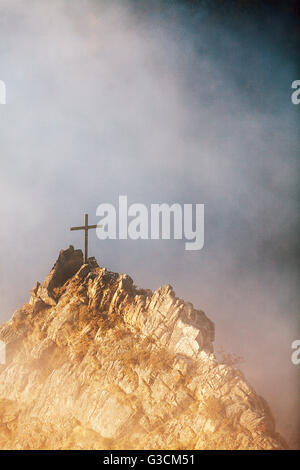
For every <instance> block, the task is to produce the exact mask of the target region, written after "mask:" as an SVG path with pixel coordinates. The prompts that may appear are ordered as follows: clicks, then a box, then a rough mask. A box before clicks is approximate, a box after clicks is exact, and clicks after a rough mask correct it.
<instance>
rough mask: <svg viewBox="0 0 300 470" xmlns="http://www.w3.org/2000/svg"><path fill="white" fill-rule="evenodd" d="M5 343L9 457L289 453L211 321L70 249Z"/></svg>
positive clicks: (7, 328) (3, 419)
mask: <svg viewBox="0 0 300 470" xmlns="http://www.w3.org/2000/svg"><path fill="white" fill-rule="evenodd" d="M0 340H2V341H3V342H5V343H6V351H7V359H6V364H4V365H1V366H0V448H2V449H11V448H14V449H282V448H286V444H285V442H284V440H283V438H282V437H281V436H280V435H279V434H278V433H276V431H275V423H274V419H273V417H272V414H271V411H270V409H269V406H268V405H267V403H266V401H265V400H264V399H263V398H262V397H260V396H259V395H257V394H256V392H255V391H254V390H253V388H252V387H251V386H250V385H249V384H248V382H247V381H246V379H245V378H244V376H243V374H242V373H241V372H240V371H239V370H238V369H236V368H234V367H232V366H229V365H226V364H222V363H220V362H218V360H217V359H216V357H215V355H214V353H213V341H214V324H213V323H212V322H211V321H210V320H209V319H208V318H207V317H206V315H205V313H204V312H203V311H201V310H196V309H195V308H194V307H193V305H192V304H191V303H188V302H184V301H183V300H181V299H179V298H177V297H176V295H175V293H174V291H173V289H172V287H171V286H170V285H166V286H163V287H160V288H159V289H157V290H156V291H155V292H152V291H150V290H145V289H139V288H137V287H136V286H135V285H134V283H133V280H132V279H131V278H130V277H129V276H128V275H126V274H121V275H119V274H118V273H113V272H110V271H108V270H107V269H105V268H101V267H99V266H98V264H97V262H96V260H95V259H94V258H89V260H88V264H83V256H82V252H81V251H80V250H74V248H73V247H72V246H71V247H70V248H69V249H67V250H64V251H63V250H62V251H61V252H60V254H59V258H58V260H57V262H56V263H55V265H54V267H53V269H52V270H51V272H50V273H49V275H48V276H47V278H46V279H45V280H44V282H42V283H41V284H40V283H37V284H36V286H35V288H34V289H32V291H31V297H30V300H29V303H28V304H25V305H24V306H23V307H21V308H20V309H18V310H17V311H16V312H15V313H14V315H13V316H12V318H11V320H9V321H8V322H7V323H5V324H3V325H1V326H0Z"/></svg>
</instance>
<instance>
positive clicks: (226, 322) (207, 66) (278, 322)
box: [0, 0, 299, 432]
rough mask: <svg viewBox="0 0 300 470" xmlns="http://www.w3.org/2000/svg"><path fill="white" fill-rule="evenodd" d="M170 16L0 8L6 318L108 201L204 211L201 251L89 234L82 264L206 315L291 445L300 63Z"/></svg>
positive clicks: (236, 35) (123, 8)
mask: <svg viewBox="0 0 300 470" xmlns="http://www.w3.org/2000/svg"><path fill="white" fill-rule="evenodd" d="M173 11H174V10H173ZM175 11H176V12H177V14H176V15H173V16H170V17H167V19H166V16H165V15H157V14H151V13H150V12H147V11H146V12H144V13H141V12H140V10H137V9H136V8H133V7H132V4H129V3H128V2H125V1H122V2H120V1H115V2H105V1H102V2H93V1H85V2H72V3H71V2H66V1H53V2H51V4H50V3H46V2H37V1H33V0H29V1H28V0H27V1H26V2H25V1H24V0H18V1H16V2H13V3H12V2H11V1H8V0H2V2H1V6H0V17H1V28H0V66H1V69H0V74H1V76H0V79H2V80H4V81H5V83H6V85H7V104H6V105H5V106H2V107H1V108H0V122H1V125H0V128H1V130H0V139H1V144H0V145H1V157H0V158H1V173H0V195H1V201H2V203H1V206H0V217H1V220H2V224H1V231H0V259H1V270H0V275H1V300H2V305H1V311H0V314H1V319H2V320H3V321H4V320H6V319H7V318H9V317H10V316H11V314H12V312H13V310H14V309H15V308H17V307H18V306H19V305H20V304H22V303H23V302H24V301H25V300H26V296H27V295H28V290H29V289H30V288H31V287H32V286H33V284H34V282H35V280H36V279H37V278H38V279H39V280H41V279H42V278H43V277H44V276H45V275H46V273H47V271H48V270H49V268H50V266H51V265H52V263H53V262H54V261H55V259H56V256H57V253H58V251H59V249H61V248H63V247H65V246H68V245H69V244H70V243H74V244H75V245H76V246H82V239H81V234H80V233H79V234H73V233H70V232H69V227H70V226H71V225H77V224H80V223H81V221H82V217H83V213H84V212H85V211H89V214H90V220H91V222H92V219H93V218H95V222H96V208H97V206H98V204H100V203H103V202H108V203H115V204H117V201H118V196H119V194H126V195H127V196H128V202H129V204H131V203H134V202H141V203H144V204H146V205H147V204H151V203H162V202H166V203H169V204H171V203H174V202H180V203H199V204H202V203H204V204H205V217H206V219H205V223H206V226H205V231H206V234H205V247H204V249H203V250H202V251H201V252H198V253H197V254H196V252H195V253H187V252H185V250H184V249H183V247H181V246H180V243H181V242H178V241H173V242H168V241H138V242H132V241H124V242H123V241H120V242H116V241H105V242H100V241H99V240H97V239H96V236H94V237H93V236H91V247H90V252H91V253H93V254H95V255H96V256H97V258H98V259H99V261H100V262H101V263H102V264H105V265H107V266H108V267H110V268H111V269H114V270H117V271H120V272H129V273H130V274H131V275H132V276H133V277H134V279H135V280H136V282H137V283H139V284H141V285H143V286H145V287H151V288H157V287H158V286H159V285H160V284H165V283H166V282H170V283H171V284H173V285H174V287H175V289H176V291H177V293H178V295H181V296H183V297H185V298H186V299H190V300H192V301H193V302H194V304H195V306H197V307H199V308H205V309H206V310H207V313H208V315H209V316H210V317H211V318H213V320H214V321H215V322H216V329H217V344H221V343H222V344H223V345H224V346H225V347H227V348H228V349H231V351H233V352H236V353H238V354H240V353H242V355H243V356H244V357H245V358H246V359H247V362H246V364H245V366H244V369H245V371H246V372H247V374H249V376H250V377H251V380H252V382H253V383H254V384H255V386H256V387H257V388H258V389H261V390H262V391H264V392H265V393H266V395H267V398H269V399H270V401H271V404H272V405H273V407H275V408H276V410H278V411H277V413H278V415H279V416H280V423H281V427H282V428H284V430H286V429H287V428H288V426H289V424H290V422H292V421H293V423H292V425H293V432H295V429H296V427H297V423H296V419H295V408H296V407H297V405H296V403H297V397H298V394H297V392H298V389H297V386H296V380H297V377H296V369H295V367H291V365H290V351H289V347H290V344H291V342H292V341H293V340H294V339H297V338H295V335H296V334H297V328H298V321H297V314H298V306H299V297H298V294H297V280H298V271H297V261H298V259H299V258H298V255H299V253H298V251H297V228H298V224H299V219H298V218H297V215H296V214H297V207H298V196H297V177H298V171H299V166H298V162H297V154H298V151H299V143H298V136H297V122H296V119H295V109H294V107H292V105H291V102H290V95H289V93H290V83H291V82H292V81H293V80H294V79H295V78H297V77H295V76H294V75H293V74H294V70H295V66H294V63H293V62H292V60H291V59H290V58H289V57H287V56H284V55H283V52H282V50H279V49H278V48H276V47H274V45H272V43H271V41H270V38H268V34H267V33H266V32H264V33H262V35H261V37H260V36H256V37H255V36H254V35H250V36H249V35H248V36H246V35H243V34H242V33H241V32H240V31H236V30H234V29H233V28H230V26H228V24H227V26H226V27H225V26H222V24H220V23H218V22H215V23H214V22H210V20H209V17H208V16H207V15H205V14H204V13H205V10H201V11H202V13H203V14H199V15H198V16H196V17H193V21H191V18H190V16H189V15H190V13H189V10H188V9H182V8H179V9H177V10H175ZM274 21H275V23H274V24H276V21H277V20H274ZM271 23H272V22H271ZM262 38H263V40H264V43H263V46H262V42H261V39H262ZM92 223H93V222H92ZM183 243H184V242H183ZM298 332H299V330H298ZM298 335H299V333H298ZM274 368H276V370H277V371H278V372H277V371H276V373H275V371H274ZM279 371H280V372H279ZM283 375H284V376H285V377H286V380H285V381H284V382H285V384H287V383H288V382H289V383H290V385H287V386H286V388H285V389H284V390H283V389H282V380H281V377H282V376H283ZM274 390H276V393H275V392H274ZM277 390H279V392H278V393H277ZM283 397H284V398H283Z"/></svg>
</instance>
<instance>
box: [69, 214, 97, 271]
mask: <svg viewBox="0 0 300 470" xmlns="http://www.w3.org/2000/svg"><path fill="white" fill-rule="evenodd" d="M98 227H102V225H89V215H88V214H84V225H82V226H80V227H71V228H70V230H71V231H74V230H84V264H86V263H87V261H88V250H89V235H88V234H89V230H90V229H92V228H98Z"/></svg>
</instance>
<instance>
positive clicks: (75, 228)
mask: <svg viewBox="0 0 300 470" xmlns="http://www.w3.org/2000/svg"><path fill="white" fill-rule="evenodd" d="M101 227H102V225H88V226H87V227H85V225H82V226H81V227H71V228H70V230H71V232H73V231H74V230H86V229H90V228H101Z"/></svg>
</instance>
